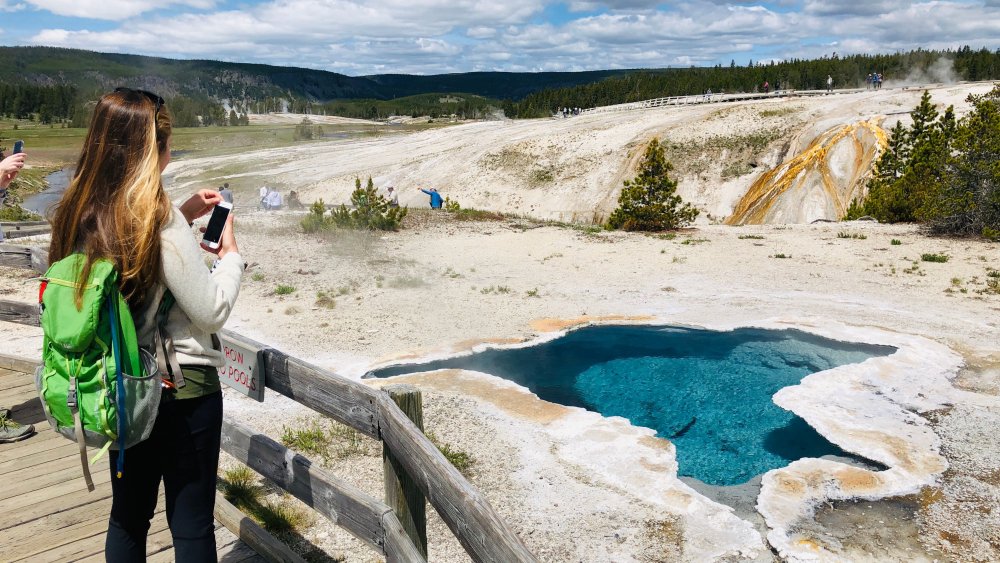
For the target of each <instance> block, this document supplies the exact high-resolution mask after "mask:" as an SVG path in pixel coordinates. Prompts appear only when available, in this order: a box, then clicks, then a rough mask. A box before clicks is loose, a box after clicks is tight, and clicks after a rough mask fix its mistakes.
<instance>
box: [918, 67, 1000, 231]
mask: <svg viewBox="0 0 1000 563" xmlns="http://www.w3.org/2000/svg"><path fill="white" fill-rule="evenodd" d="M968 101H969V102H970V103H971V104H972V105H973V111H972V112H971V113H970V114H969V115H967V116H965V117H964V118H963V119H962V120H961V122H960V123H959V124H958V125H957V127H955V134H954V142H953V143H952V147H953V148H954V155H953V157H952V158H951V159H949V166H948V173H947V181H946V182H944V183H943V184H942V187H941V189H940V191H939V192H938V193H937V194H936V197H935V199H934V202H933V203H934V206H933V210H932V213H930V214H929V215H930V217H928V219H929V221H930V225H931V228H932V230H933V231H935V232H939V233H949V234H963V235H969V234H981V235H983V236H986V237H988V238H994V239H996V238H1000V86H997V87H994V88H993V90H992V91H991V92H989V93H988V94H986V95H983V96H969V100H968Z"/></svg>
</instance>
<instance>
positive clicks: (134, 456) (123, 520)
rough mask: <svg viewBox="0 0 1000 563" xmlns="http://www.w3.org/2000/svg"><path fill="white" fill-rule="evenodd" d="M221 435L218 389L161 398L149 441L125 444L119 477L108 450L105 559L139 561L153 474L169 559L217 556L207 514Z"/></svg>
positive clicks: (151, 505) (198, 560) (196, 562)
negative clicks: (161, 495)
mask: <svg viewBox="0 0 1000 563" xmlns="http://www.w3.org/2000/svg"><path fill="white" fill-rule="evenodd" d="M221 436H222V393H221V392H219V393H213V394H211V395H207V396H204V397H198V398H196V399H182V400H165V401H164V402H163V403H161V404H160V412H159V414H157V417H156V424H155V426H154V427H153V432H152V434H151V435H150V437H149V439H148V440H146V441H145V442H142V443H140V444H136V445H135V446H132V447H131V448H129V449H127V450H125V470H124V472H123V475H122V478H121V479H118V478H116V477H115V473H116V467H117V463H118V452H116V451H112V452H111V490H112V493H113V496H114V498H113V502H112V505H111V519H110V521H109V522H108V537H107V541H106V543H105V557H106V558H107V561H109V562H112V563H130V562H132V561H145V560H146V534H147V533H148V532H149V525H150V520H151V519H152V518H153V511H154V510H155V509H156V497H157V493H158V491H159V488H160V479H161V478H162V480H163V488H164V491H165V493H166V499H167V523H168V524H169V525H170V535H171V536H173V540H174V560H175V561H183V562H185V563H188V562H191V563H202V562H205V561H209V562H215V561H217V555H216V550H215V518H214V517H213V515H212V513H213V511H214V510H215V482H216V474H217V473H218V469H219V446H220V442H221Z"/></svg>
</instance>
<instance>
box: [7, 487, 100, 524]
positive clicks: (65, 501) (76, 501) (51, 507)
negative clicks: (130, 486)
mask: <svg viewBox="0 0 1000 563" xmlns="http://www.w3.org/2000/svg"><path fill="white" fill-rule="evenodd" d="M81 488H82V487H81ZM110 498H111V487H102V488H99V489H97V490H96V491H94V492H93V493H87V490H86V489H85V488H84V489H83V493H79V494H66V495H62V496H60V497H57V498H53V499H49V500H46V501H42V502H37V503H32V504H30V505H28V506H26V507H24V508H21V509H18V510H16V511H14V512H9V513H5V514H4V515H3V516H2V517H0V531H4V530H6V529H9V528H13V527H15V526H20V525H22V524H27V523H29V522H32V521H34V520H37V519H39V518H44V517H45V516H47V515H49V514H55V513H56V512H59V511H60V510H69V509H70V508H76V507H77V506H83V505H87V504H90V503H94V502H100V501H102V500H104V499H110Z"/></svg>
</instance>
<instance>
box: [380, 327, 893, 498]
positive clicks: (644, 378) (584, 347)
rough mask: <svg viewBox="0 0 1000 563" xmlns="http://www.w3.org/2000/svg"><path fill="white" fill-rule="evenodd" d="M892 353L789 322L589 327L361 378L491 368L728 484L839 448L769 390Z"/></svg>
mask: <svg viewBox="0 0 1000 563" xmlns="http://www.w3.org/2000/svg"><path fill="white" fill-rule="evenodd" d="M894 351H895V348H892V347H889V346H875V345H868V344H855V343H846V342H839V341H835V340H829V339H826V338H821V337H818V336H815V335H811V334H808V333H805V332H801V331H796V330H781V331H775V330H763V329H740V330H735V331H731V332H715V331H709V330H699V329H691V328H681V327H663V326H596V327H586V328H582V329H579V330H574V331H571V332H569V333H568V334H566V335H565V336H563V337H560V338H557V339H555V340H552V341H549V342H545V343H542V344H539V345H536V346H530V347H526V348H517V349H504V350H500V349H489V350H485V351H483V352H479V353H476V354H472V355H470V356H464V357H460V358H449V359H445V360H439V361H434V362H429V363H424V364H406V365H396V366H389V367H386V368H382V369H379V370H376V371H373V372H371V373H370V374H369V376H373V377H391V376H394V375H401V374H405V373H414V372H420V371H432V370H438V369H450V368H459V369H468V370H475V371H481V372H485V373H489V374H492V375H496V376H498V377H502V378H504V379H509V380H511V381H513V382H516V383H518V384H520V385H523V386H525V387H527V388H528V389H530V390H531V391H532V392H534V393H535V394H537V395H538V396H539V397H541V398H542V399H545V400H546V401H551V402H554V403H559V404H563V405H568V406H577V407H583V408H586V409H588V410H592V411H596V412H599V413H601V414H603V415H605V416H621V417H624V418H627V419H629V421H631V422H632V424H634V425H637V426H646V427H649V428H652V429H654V430H656V433H657V435H658V436H661V437H663V438H667V439H669V440H671V441H672V442H673V443H674V445H675V446H676V447H677V462H678V466H679V474H680V475H686V476H691V477H694V478H696V479H699V480H701V481H703V482H705V483H709V484H712V485H735V484H739V483H744V482H746V481H748V480H750V479H751V478H753V477H754V476H756V475H759V474H761V473H764V472H766V471H768V470H770V469H775V468H778V467H783V466H785V465H787V464H788V463H789V462H791V461H794V460H796V459H800V458H803V457H818V456H822V455H826V454H838V455H847V454H846V453H845V452H843V451H842V450H840V448H838V447H836V446H835V445H833V444H831V443H830V442H829V441H827V440H826V439H825V438H823V437H822V436H820V435H819V434H818V433H817V432H816V431H815V430H813V429H812V427H810V426H809V425H808V424H806V423H805V421H803V420H802V419H801V418H799V417H797V416H795V415H793V414H792V413H790V412H788V411H786V410H783V409H781V408H779V407H778V406H777V405H775V404H774V403H773V402H772V401H771V396H772V395H774V393H775V392H777V391H778V390H779V389H781V388H782V387H787V386H789V385H795V384H796V383H798V382H799V381H801V380H802V378H803V377H805V376H807V375H809V374H811V373H815V372H817V371H822V370H826V369H831V368H834V367H837V366H841V365H845V364H852V363H859V362H863V361H865V360H867V359H868V358H871V357H873V356H885V355H888V354H891V353H892V352H894Z"/></svg>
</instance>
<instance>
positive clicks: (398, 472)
mask: <svg viewBox="0 0 1000 563" xmlns="http://www.w3.org/2000/svg"><path fill="white" fill-rule="evenodd" d="M383 391H384V392H386V393H388V394H389V396H390V397H391V398H392V400H393V402H395V403H396V405H397V406H399V409H400V410H401V411H403V413H404V414H405V415H406V417H407V418H409V419H410V420H411V421H412V422H413V425H414V426H416V427H417V429H419V430H420V431H421V432H423V430H424V408H423V399H422V395H421V393H420V389H418V388H417V387H416V386H414V385H408V384H393V385H388V386H386V387H385V388H383ZM382 469H383V475H385V477H384V481H385V482H384V485H385V503H386V504H387V505H389V508H391V509H392V511H393V512H394V513H395V514H396V517H397V518H399V522H400V524H402V525H403V529H404V530H406V535H407V536H409V538H410V540H411V541H412V542H413V544H414V545H415V546H416V547H417V550H418V551H419V552H420V553H421V555H423V557H424V558H425V559H426V558H427V499H426V498H424V494H423V493H421V492H420V488H419V487H417V484H416V483H415V482H414V481H413V477H410V475H409V474H407V473H406V470H405V469H404V468H403V465H402V463H400V461H399V460H398V459H397V458H396V456H395V455H393V451H392V450H391V449H389V447H388V446H387V445H386V444H385V443H384V442H383V444H382Z"/></svg>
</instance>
